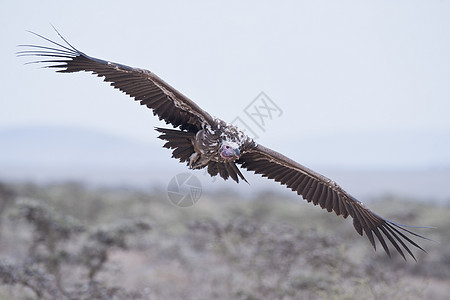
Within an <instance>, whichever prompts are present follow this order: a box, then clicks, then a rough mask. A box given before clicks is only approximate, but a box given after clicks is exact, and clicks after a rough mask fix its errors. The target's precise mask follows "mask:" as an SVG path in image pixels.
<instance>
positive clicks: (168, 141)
mask: <svg viewBox="0 0 450 300" xmlns="http://www.w3.org/2000/svg"><path fill="white" fill-rule="evenodd" d="M55 31H56V29H55ZM56 32H57V34H58V36H59V37H60V38H61V39H62V42H60V43H58V42H55V41H52V40H50V39H48V38H46V37H44V36H42V35H39V34H37V33H34V32H31V31H30V33H32V34H34V35H36V36H37V37H39V38H41V39H43V40H45V41H47V42H48V43H49V45H47V46H42V45H19V46H20V47H26V49H25V50H24V51H19V52H18V53H17V55H18V56H34V57H39V58H37V59H38V60H37V61H32V62H30V63H44V67H46V68H54V69H56V71H57V72H60V73H73V72H80V71H85V72H91V73H93V74H95V75H97V76H98V77H103V78H104V81H106V82H109V83H110V85H111V86H113V87H114V88H116V89H119V90H120V91H122V92H124V93H125V94H127V95H129V96H130V97H132V98H134V99H135V100H136V101H139V103H140V104H141V105H145V106H147V107H148V108H150V109H151V110H152V111H153V114H154V115H155V116H158V117H159V119H160V120H164V121H165V122H166V124H170V125H172V128H170V129H169V128H155V129H156V130H157V131H158V132H159V133H160V135H159V138H160V139H162V140H164V141H165V144H164V147H165V148H168V149H172V150H173V151H172V157H173V158H176V159H178V160H179V161H180V162H182V163H186V164H187V166H188V168H190V169H203V168H206V170H207V172H208V173H209V175H211V176H216V175H219V176H220V177H222V178H223V179H225V180H226V179H228V178H231V179H233V180H234V181H236V182H238V183H239V180H242V181H246V182H247V180H246V179H245V177H244V176H243V174H242V173H241V171H240V169H239V168H244V169H247V170H249V171H253V172H254V173H255V174H260V175H262V176H263V177H267V178H268V179H273V180H275V181H276V182H279V183H280V184H281V185H284V186H286V187H287V188H289V189H291V190H292V191H294V192H296V193H297V194H298V195H299V196H301V197H302V198H303V199H304V200H306V201H308V202H312V203H313V204H314V205H320V207H321V208H322V209H326V210H327V211H328V212H334V213H336V215H338V216H342V217H343V218H347V217H348V216H350V217H351V218H352V219H353V226H354V228H355V229H356V231H357V232H358V233H359V234H360V235H361V236H362V235H363V234H365V235H366V236H367V238H368V239H369V241H370V243H371V244H372V246H373V247H374V249H375V250H376V242H375V241H376V239H378V241H379V243H380V244H381V246H382V247H383V249H384V251H385V252H386V253H387V255H388V256H391V254H390V247H389V246H388V243H389V242H390V244H392V245H391V247H392V246H393V247H394V248H395V249H396V250H397V251H398V253H399V254H400V255H401V256H402V257H403V258H404V259H405V260H406V256H405V251H406V252H407V253H408V254H409V255H410V256H411V257H412V258H413V259H414V260H416V258H415V256H414V254H413V252H412V251H411V249H410V247H411V245H412V246H414V247H416V248H418V249H420V250H422V251H425V250H424V249H423V248H422V247H421V246H419V245H418V244H417V243H416V242H414V241H413V240H412V239H411V235H412V236H416V237H419V238H422V239H427V238H426V237H423V236H421V235H419V234H416V233H414V232H412V231H411V230H410V229H407V228H409V227H415V226H407V225H402V224H399V223H396V222H393V221H390V220H387V219H385V218H383V217H381V216H379V215H377V214H376V213H374V212H372V211H371V210H370V209H369V208H367V207H366V206H365V205H364V204H363V203H362V202H360V201H358V200H357V199H355V198H354V197H353V196H351V195H350V194H349V193H347V192H346V191H345V190H343V189H342V188H341V187H340V186H339V185H337V184H336V182H334V181H333V180H331V179H328V178H327V177H325V176H323V175H321V174H319V173H316V172H314V171H313V170H310V169H308V168H307V167H305V166H303V165H301V164H299V163H297V162H296V161H294V160H292V159H290V158H288V157H286V156H284V155H282V154H280V153H278V152H276V151H274V150H271V149H269V148H266V147H264V146H263V145H261V144H259V143H256V142H255V141H254V140H253V139H252V138H251V137H249V136H247V135H246V134H244V132H242V131H241V130H239V129H238V128H237V127H236V126H234V125H232V124H229V123H227V122H225V121H223V120H221V119H218V118H216V117H213V116H212V115H210V114H209V113H208V112H206V111H204V110H203V109H201V108H200V107H199V106H198V105H197V104H196V103H195V102H193V101H192V100H191V99H189V98H188V97H186V96H184V95H183V94H182V93H180V92H179V91H178V90H176V89H175V88H173V87H172V86H170V85H169V84H168V83H166V82H165V81H164V80H162V79H161V78H159V77H158V76H157V75H156V74H154V73H152V72H150V71H148V70H145V69H139V68H133V67H129V66H126V65H122V64H118V63H114V62H111V61H106V60H102V59H98V58H95V57H92V56H89V55H87V54H85V53H83V52H81V51H79V50H77V49H76V48H75V47H73V46H72V45H71V44H70V43H69V42H67V40H66V39H64V37H63V36H62V35H61V34H59V32H58V31H56ZM22 49H24V48H22ZM415 228H418V227H415ZM427 240H428V239H427Z"/></svg>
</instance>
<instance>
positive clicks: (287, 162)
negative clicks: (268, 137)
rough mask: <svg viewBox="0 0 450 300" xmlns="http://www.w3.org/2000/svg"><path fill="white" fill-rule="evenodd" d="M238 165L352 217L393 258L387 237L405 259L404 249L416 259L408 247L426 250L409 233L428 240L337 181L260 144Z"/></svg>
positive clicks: (323, 206) (357, 229)
mask: <svg viewBox="0 0 450 300" xmlns="http://www.w3.org/2000/svg"><path fill="white" fill-rule="evenodd" d="M237 162H238V163H240V164H242V167H244V168H246V169H248V170H250V171H254V172H255V173H256V174H262V176H263V177H267V178H269V179H274V180H275V181H277V182H279V183H281V184H283V185H286V186H287V187H288V188H290V189H291V190H293V191H295V192H297V194H298V195H302V197H303V199H305V200H307V201H308V202H312V203H314V205H320V206H321V207H322V208H323V209H326V210H327V211H328V212H331V211H334V212H335V213H336V215H338V216H339V215H341V216H343V217H344V218H347V217H348V216H351V217H352V218H353V226H354V227H355V229H356V231H357V232H358V233H359V234H360V235H363V232H364V233H365V234H366V236H367V238H368V239H369V241H370V243H371V244H372V245H373V247H374V248H375V249H376V245H375V239H374V234H375V236H376V237H377V238H378V240H379V241H380V243H381V245H382V246H383V248H384V250H385V251H386V253H387V254H388V255H389V256H390V252H389V248H388V246H387V243H386V241H385V238H387V239H388V240H389V241H390V242H391V243H392V245H393V246H394V247H395V249H397V251H398V252H399V253H400V254H401V256H402V257H403V258H404V259H405V260H406V257H405V254H404V253H403V250H402V249H404V250H406V251H407V252H408V253H409V254H410V255H411V256H412V257H413V258H414V259H416V258H415V257H414V255H413V253H412V252H411V250H410V249H409V248H408V245H407V244H411V245H413V246H415V247H417V248H419V249H421V250H423V249H422V248H421V247H420V246H419V245H417V244H416V243H415V242H414V241H413V240H411V239H410V238H409V237H408V236H406V235H405V233H408V234H412V235H414V236H418V237H421V238H424V239H426V238H425V237H423V236H420V235H418V234H416V233H414V232H412V231H410V230H408V229H405V228H404V227H405V225H401V224H397V223H395V222H392V221H389V220H386V219H384V218H382V217H380V216H379V215H377V214H375V213H373V212H372V211H371V210H369V209H368V208H367V207H365V206H364V204H362V203H361V202H360V201H358V200H356V199H355V198H354V197H352V196H351V195H350V194H348V193H347V192H346V191H344V190H343V189H342V188H341V187H340V186H338V185H337V184H336V183H335V182H334V181H332V180H330V179H328V178H326V177H325V176H322V175H320V174H318V173H316V172H314V171H312V170H310V169H308V168H306V167H305V166H302V165H301V164H299V163H297V162H295V161H293V160H291V159H289V158H287V157H286V156H284V155H282V154H280V153H278V152H276V151H273V150H271V149H268V148H266V147H264V146H261V145H259V144H258V145H257V146H256V147H255V148H253V149H251V150H249V151H247V152H246V153H244V154H243V155H242V156H241V157H240V159H239V161H237ZM383 235H384V236H383ZM423 251H425V250H423Z"/></svg>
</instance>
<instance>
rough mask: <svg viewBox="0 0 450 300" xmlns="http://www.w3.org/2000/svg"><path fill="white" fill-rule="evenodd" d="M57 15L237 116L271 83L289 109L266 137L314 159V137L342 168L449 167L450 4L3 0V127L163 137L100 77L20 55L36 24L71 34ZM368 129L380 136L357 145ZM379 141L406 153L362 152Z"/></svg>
mask: <svg viewBox="0 0 450 300" xmlns="http://www.w3.org/2000/svg"><path fill="white" fill-rule="evenodd" d="M62 3H64V4H62ZM50 24H53V25H54V26H55V27H56V28H57V29H58V30H59V31H60V33H61V34H62V35H63V36H64V37H65V38H66V39H67V40H68V41H70V43H71V44H72V45H74V46H75V47H77V48H78V49H79V50H81V51H83V52H85V53H87V54H89V55H91V56H94V57H99V58H103V59H108V60H112V61H115V62H119V63H123V64H127V65H131V66H135V67H141V68H145V69H149V70H151V71H153V72H155V73H156V74H158V75H159V76H160V77H162V78H163V79H164V80H165V81H167V82H168V83H170V84H171V85H172V86H174V87H176V88H177V89H178V90H179V91H181V92H182V93H184V94H185V95H187V96H188V97H190V98H191V99H192V100H194V101H195V102H196V103H197V104H198V105H200V106H201V107H202V108H204V109H205V110H207V111H208V112H210V113H211V114H212V115H215V116H217V117H220V118H222V119H224V120H227V121H231V120H233V119H235V118H236V117H241V118H242V119H243V120H245V122H247V123H248V124H252V123H251V121H250V120H249V119H248V116H246V115H245V112H244V110H245V108H246V107H247V105H249V104H250V103H251V102H252V101H253V100H254V99H255V97H256V96H257V95H258V94H259V93H260V92H264V93H265V94H266V95H267V96H268V97H269V98H270V99H271V100H272V101H273V102H274V103H275V104H276V105H277V106H278V107H279V109H280V110H281V111H282V114H281V116H279V117H274V118H273V120H270V121H268V122H267V123H266V126H265V127H264V130H261V128H259V127H257V126H256V125H255V124H252V125H251V127H252V128H253V130H254V131H255V132H256V134H257V135H258V141H259V142H260V143H262V144H264V145H267V146H269V147H271V148H275V149H276V150H278V151H280V152H282V153H284V154H287V155H288V156H291V157H293V158H294V159H296V160H300V161H301V162H304V160H302V154H301V153H300V154H299V151H300V152H301V151H302V150H301V149H302V148H303V149H304V148H306V147H307V148H308V149H310V151H312V152H315V153H320V155H321V157H322V158H320V157H319V158H318V159H317V160H319V161H320V159H323V161H326V162H327V163H330V164H333V163H334V162H335V163H336V164H339V162H343V163H345V162H348V161H350V160H351V159H352V158H355V157H357V158H361V156H362V157H363V158H362V161H365V162H373V163H379V162H382V161H387V162H388V163H391V162H393V161H402V159H403V158H404V157H407V159H406V160H407V161H406V162H405V164H406V165H408V164H412V163H413V161H415V159H419V160H420V159H421V157H422V155H425V156H427V159H426V160H423V161H421V162H422V166H425V167H426V166H427V162H428V161H429V164H430V165H433V164H434V165H435V164H439V162H440V160H439V159H438V160H436V161H433V159H432V158H433V155H435V154H434V153H433V151H437V150H436V149H435V148H436V147H438V148H439V151H438V152H439V153H440V154H437V155H440V156H441V157H443V158H444V160H443V163H444V164H445V163H448V164H449V165H450V154H449V155H448V156H445V154H444V155H443V154H442V153H450V149H449V148H450V136H449V135H448V133H450V1H409V0H408V1H83V0H81V1H72V2H66V1H64V2H61V1H2V2H0V35H1V38H2V39H1V40H2V42H1V44H2V46H1V47H0V59H1V66H2V68H1V69H0V79H1V83H2V93H1V97H0V104H1V109H0V130H1V129H8V128H13V127H17V126H37V125H55V126H70V127H83V128H87V129H92V130H97V131H103V132H107V133H113V134H115V135H119V136H124V137H129V138H133V139H138V140H141V141H148V142H149V143H151V144H154V145H155V147H160V146H161V141H159V140H157V139H155V136H157V134H156V133H155V132H154V131H153V127H154V126H161V125H163V124H162V123H161V122H159V121H158V120H157V118H155V117H153V115H152V114H151V113H150V112H149V111H148V109H146V108H145V107H140V106H139V105H138V104H137V103H133V101H132V100H131V99H130V98H128V97H127V96H125V95H122V94H121V93H120V92H118V91H117V90H114V89H112V88H111V87H110V86H109V85H108V84H106V83H103V82H102V81H101V80H100V79H98V78H95V77H93V76H91V75H88V74H57V73H54V72H53V71H51V70H42V69H39V68H38V67H37V66H36V65H24V63H25V62H26V61H28V60H27V59H26V58H17V57H15V54H14V53H15V52H16V51H17V50H18V48H17V47H16V45H18V44H29V43H34V44H42V42H43V41H41V40H39V39H38V38H36V37H35V36H33V35H31V34H29V33H27V32H26V30H32V31H35V32H37V33H39V34H42V35H45V36H47V37H49V38H51V39H55V40H58V36H57V35H56V33H55V32H54V31H53V29H52V27H51V25H50ZM44 44H45V43H44ZM246 117H247V119H245V118H246ZM361 133H365V134H366V133H367V136H368V137H369V138H367V139H365V140H363V141H362V142H360V143H363V144H364V145H363V147H362V148H358V149H355V148H354V147H353V146H354V144H355V141H354V140H352V139H353V138H354V137H355V136H361ZM416 134H417V135H416ZM430 134H436V136H435V137H434V135H433V137H431V138H430V140H429V141H428V140H426V141H425V143H428V144H430V143H431V145H425V146H424V145H422V146H421V145H420V144H421V142H423V137H424V136H430ZM384 135H386V140H383V139H381V140H380V139H379V138H380V136H381V137H382V136H384ZM404 135H407V137H408V138H407V139H406V140H405V141H404V142H403V144H402V142H401V141H402V139H404V138H405V137H404ZM371 136H376V137H377V139H376V140H372V139H371V138H370V137H371ZM320 139H322V140H321V142H318V141H320ZM346 139H348V140H346ZM328 140H329V141H331V142H332V144H331V145H329V144H327V142H326V141H328ZM399 140H400V142H398V141H399ZM310 142H312V144H311V143H310ZM315 142H317V144H314V143H315ZM357 142H358V141H357ZM372 142H373V143H374V144H373V145H371V143H372ZM380 143H381V144H383V145H384V146H383V147H384V148H385V149H387V150H386V152H385V154H386V153H388V152H389V153H390V152H393V153H395V154H394V156H393V157H386V156H383V155H380V157H377V159H376V160H373V158H372V157H373V156H374V155H373V154H374V153H372V152H370V151H369V150H367V151H366V152H364V151H363V150H361V149H379V148H380ZM391 143H392V144H394V145H396V146H395V147H393V148H392V149H390V147H391ZM415 143H416V144H415ZM315 145H317V146H315ZM399 145H400V146H399ZM397 146H398V147H397ZM315 147H318V148H317V149H315ZM364 147H366V148H364ZM416 147H417V148H418V149H419V150H416V152H414V149H413V148H416ZM311 149H312V150H311ZM408 149H410V150H411V151H413V152H414V154H413V155H411V156H407V154H406V153H404V151H406V152H409V150H408ZM447 150H448V151H447ZM376 151H378V150H376ZM361 152H362V153H361ZM327 153H335V156H336V157H335V158H323V156H325V155H326V154H327ZM375 154H376V153H375ZM344 157H345V158H344ZM305 159H306V160H308V158H307V157H305ZM340 159H342V160H340ZM371 159H372V160H371ZM445 159H448V161H445ZM317 160H316V161H317ZM334 160H335V161H334Z"/></svg>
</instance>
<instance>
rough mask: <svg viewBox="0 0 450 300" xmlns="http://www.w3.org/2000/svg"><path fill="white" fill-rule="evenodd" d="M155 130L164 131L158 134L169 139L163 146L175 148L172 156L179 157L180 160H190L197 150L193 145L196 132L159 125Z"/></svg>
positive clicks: (161, 137)
mask: <svg viewBox="0 0 450 300" xmlns="http://www.w3.org/2000/svg"><path fill="white" fill-rule="evenodd" d="M155 130H156V131H158V132H161V133H162V134H161V135H160V136H158V138H159V139H161V140H165V141H167V142H166V143H165V144H164V146H163V147H164V148H167V149H174V150H173V151H172V157H174V158H177V159H179V160H180V162H186V161H187V162H189V157H190V156H191V155H192V154H193V153H194V152H195V150H194V146H193V145H192V140H193V139H194V137H195V133H193V132H187V131H181V130H176V129H167V128H159V127H156V128H155Z"/></svg>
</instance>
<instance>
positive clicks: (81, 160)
mask: <svg viewBox="0 0 450 300" xmlns="http://www.w3.org/2000/svg"><path fill="white" fill-rule="evenodd" d="M0 143H1V147H0V165H15V166H27V165H45V166H48V167H53V166H66V167H70V166H115V167H123V166H129V167H135V166H142V165H145V164H154V163H157V162H158V161H160V159H158V158H156V157H154V155H152V153H153V152H154V150H155V149H154V148H156V147H155V146H154V145H151V144H150V143H148V144H146V143H140V142H137V141H135V140H130V139H126V138H122V137H119V136H114V135H110V134H106V133H103V132H97V131H91V130H86V129H79V128H70V127H50V126H39V127H21V128H14V129H9V130H3V131H0Z"/></svg>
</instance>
